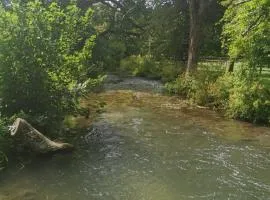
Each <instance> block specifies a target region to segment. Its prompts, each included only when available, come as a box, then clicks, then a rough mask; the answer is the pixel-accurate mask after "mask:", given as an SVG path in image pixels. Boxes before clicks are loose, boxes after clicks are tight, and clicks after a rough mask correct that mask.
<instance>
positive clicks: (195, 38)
mask: <svg viewBox="0 0 270 200" xmlns="http://www.w3.org/2000/svg"><path fill="white" fill-rule="evenodd" d="M211 1H212V0H189V24H190V27H189V48H188V62H187V69H186V75H188V74H189V73H191V72H192V71H196V69H197V63H198V49H199V43H200V38H201V34H202V33H201V32H202V30H201V29H202V18H203V15H204V12H205V10H206V8H207V6H209V4H210V3H211Z"/></svg>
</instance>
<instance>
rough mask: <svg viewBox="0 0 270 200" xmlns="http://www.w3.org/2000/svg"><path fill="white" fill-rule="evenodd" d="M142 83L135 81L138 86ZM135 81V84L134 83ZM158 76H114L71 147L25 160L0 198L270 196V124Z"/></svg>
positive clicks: (221, 199) (236, 199)
mask: <svg viewBox="0 0 270 200" xmlns="http://www.w3.org/2000/svg"><path fill="white" fill-rule="evenodd" d="M134 88H135V89H134ZM128 89H134V90H128ZM161 90H162V87H161V86H160V84H159V83H157V82H154V81H145V80H142V79H128V80H124V81H121V80H118V81H111V83H109V84H108V83H107V84H106V86H105V90H104V92H102V93H99V94H90V95H89V99H88V100H84V102H83V104H84V105H85V106H89V107H91V105H93V102H95V103H96V102H101V103H102V105H104V108H103V109H102V110H100V112H99V114H98V115H97V117H96V118H95V120H94V122H92V123H91V125H90V120H86V119H83V118H78V119H76V120H77V123H78V125H81V126H82V127H88V128H87V131H85V130H83V129H80V130H82V133H76V134H78V135H77V136H76V137H74V138H75V139H73V143H74V144H75V146H76V150H75V151H74V152H73V153H71V154H56V155H54V156H49V157H42V158H40V157H37V158H36V159H34V160H32V161H31V162H29V163H18V164H16V165H15V166H13V167H10V169H9V170H7V171H6V172H5V175H2V177H0V178H1V179H0V199H1V200H11V199H13V200H30V199H33V200H189V199H193V200H204V199H210V200H212V199H217V200H229V199H230V200H249V199H250V200H256V199H260V200H267V199H270V149H269V147H270V129H269V128H265V127H255V126H253V125H250V124H247V123H241V122H235V121H232V120H226V119H223V118H222V117H220V116H219V115H217V114H216V113H214V112H212V111H209V110H207V109H202V108H196V107H194V106H191V105H189V104H188V103H186V102H185V101H183V100H179V99H177V98H175V97H167V96H164V95H162V94H160V93H154V92H151V91H157V92H158V91H161Z"/></svg>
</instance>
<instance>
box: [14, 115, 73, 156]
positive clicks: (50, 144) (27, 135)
mask: <svg viewBox="0 0 270 200" xmlns="http://www.w3.org/2000/svg"><path fill="white" fill-rule="evenodd" d="M10 134H11V136H13V137H16V138H18V139H19V140H20V143H21V144H22V145H23V146H26V147H27V148H30V149H31V150H32V151H33V152H36V153H50V152H55V151H70V150H73V148H74V147H73V145H71V144H68V143H61V142H54V141H52V140H50V139H49V138H47V137H46V136H45V135H43V134H42V133H40V132H39V131H38V130H36V129H35V128H34V127H33V126H31V124H29V123H28V122H27V121H26V120H24V119H21V118H17V119H16V120H15V122H14V123H13V125H12V126H11V127H10Z"/></svg>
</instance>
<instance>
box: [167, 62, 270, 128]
mask: <svg viewBox="0 0 270 200" xmlns="http://www.w3.org/2000/svg"><path fill="white" fill-rule="evenodd" d="M166 88H167V90H168V92H169V93H171V94H177V95H180V96H184V97H186V98H188V99H190V100H191V101H192V102H194V103H196V104H198V105H207V106H210V107H214V108H217V109H222V110H225V114H226V115H227V116H228V117H230V118H234V119H240V120H244V121H249V122H254V123H264V124H269V123H270V90H269V88H267V87H266V86H265V85H264V84H263V82H262V81H261V79H260V76H259V75H258V73H257V72H256V70H254V69H252V68H248V67H247V66H239V68H238V69H237V70H236V71H235V72H234V73H225V74H223V75H222V74H220V73H219V72H214V73H213V72H211V71H208V70H205V71H203V70H199V71H198V72H197V73H196V74H193V75H191V76H189V77H183V76H182V77H181V76H180V77H178V78H177V79H176V80H175V81H173V82H170V83H167V84H166Z"/></svg>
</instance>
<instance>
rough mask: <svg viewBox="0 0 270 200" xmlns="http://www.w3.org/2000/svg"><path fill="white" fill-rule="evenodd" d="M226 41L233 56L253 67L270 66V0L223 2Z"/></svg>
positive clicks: (229, 53) (229, 52)
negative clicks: (225, 7) (224, 6)
mask: <svg viewBox="0 0 270 200" xmlns="http://www.w3.org/2000/svg"><path fill="white" fill-rule="evenodd" d="M223 4H224V5H227V6H228V8H227V10H226V12H225V15H224V17H223V23H224V26H223V42H224V46H225V47H226V48H227V49H228V55H229V56H230V57H231V59H237V58H241V59H242V61H244V62H246V63H247V64H248V65H249V66H250V67H259V68H263V67H269V62H270V57H269V53H270V38H269V35H270V23H269V21H270V1H269V0H247V1H243V2H238V1H231V2H230V3H228V1H223Z"/></svg>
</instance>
